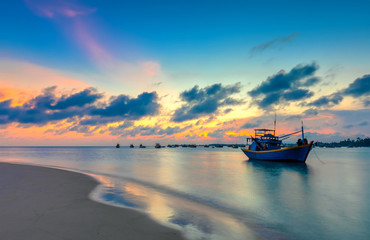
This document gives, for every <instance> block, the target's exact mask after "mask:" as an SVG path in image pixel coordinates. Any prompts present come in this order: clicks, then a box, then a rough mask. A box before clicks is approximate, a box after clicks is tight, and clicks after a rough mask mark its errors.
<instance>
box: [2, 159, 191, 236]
mask: <svg viewBox="0 0 370 240" xmlns="http://www.w3.org/2000/svg"><path fill="white" fill-rule="evenodd" d="M97 184H98V183H97V182H96V181H95V180H94V179H92V178H90V177H88V176H85V175H83V174H80V173H75V172H68V171H64V170H58V169H51V168H45V167H36V166H28V165H18V164H10V163H0V212H1V215H0V226H1V227H0V235H1V236H2V239H9V240H11V239H89V240H94V239H104V240H105V239H125V240H128V239H158V240H159V239H163V240H167V239H168V240H169V239H184V237H183V236H182V235H181V233H180V232H178V231H176V230H174V229H171V228H167V227H165V226H162V225H160V224H159V223H157V222H155V221H154V220H152V219H150V218H149V217H148V216H146V215H145V214H143V213H140V212H137V211H134V210H131V209H124V208H117V207H112V206H108V205H104V204H101V203H98V202H94V201H92V200H90V199H89V198H88V195H89V193H90V192H91V191H92V190H93V189H94V188H95V187H96V185H97Z"/></svg>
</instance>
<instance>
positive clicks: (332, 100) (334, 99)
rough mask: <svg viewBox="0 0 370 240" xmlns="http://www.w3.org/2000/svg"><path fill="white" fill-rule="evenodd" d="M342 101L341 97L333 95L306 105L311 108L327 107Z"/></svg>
mask: <svg viewBox="0 0 370 240" xmlns="http://www.w3.org/2000/svg"><path fill="white" fill-rule="evenodd" d="M342 100H343V97H342V96H341V95H340V94H339V93H334V94H331V95H329V96H323V97H320V98H319V99H317V100H315V101H313V102H311V103H309V104H307V105H308V106H313V107H329V106H334V105H337V104H339V103H340V102H341V101H342Z"/></svg>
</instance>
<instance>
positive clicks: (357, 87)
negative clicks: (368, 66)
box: [343, 74, 370, 97]
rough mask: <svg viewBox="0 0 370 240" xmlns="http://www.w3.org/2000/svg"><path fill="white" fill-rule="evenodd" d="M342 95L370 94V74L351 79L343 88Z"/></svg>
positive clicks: (357, 95)
mask: <svg viewBox="0 0 370 240" xmlns="http://www.w3.org/2000/svg"><path fill="white" fill-rule="evenodd" d="M343 94H344V95H350V96H353V97H360V96H364V95H369V94H370V74H367V75H364V76H362V77H360V78H357V79H356V80H355V81H353V82H352V83H351V84H350V85H349V86H348V87H347V88H346V89H344V90H343Z"/></svg>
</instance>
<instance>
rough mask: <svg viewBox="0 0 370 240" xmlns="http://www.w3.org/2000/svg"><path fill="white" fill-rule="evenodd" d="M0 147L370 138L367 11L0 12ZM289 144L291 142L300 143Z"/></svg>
mask: <svg viewBox="0 0 370 240" xmlns="http://www.w3.org/2000/svg"><path fill="white" fill-rule="evenodd" d="M0 9H1V13H2V14H0V23H1V31H0V145H3V146H4V145H5V146H17V145H18V146H19V145H21V146H31V145H32V146H33V145H35V146H49V145H58V146H59V145H60V146H66V145H67V146H70V145H73V146H75V145H77V146H89V145H94V146H95V145H103V146H105V145H107V146H109V145H115V144H116V143H121V145H128V144H131V143H133V144H137V145H138V144H140V143H143V144H145V145H154V144H155V143H156V142H159V143H161V144H170V143H171V144H172V143H194V144H209V143H245V138H246V137H247V136H250V135H252V134H253V133H254V131H253V129H254V128H273V121H274V115H275V113H276V116H277V134H280V135H282V134H286V133H290V132H293V131H296V130H297V129H299V128H300V126H301V121H303V123H304V127H305V131H306V136H307V137H308V138H309V140H314V141H325V142H331V141H339V140H343V139H347V138H351V139H353V138H357V137H360V138H363V137H369V136H370V44H369V41H370V15H369V14H368V10H369V9H370V2H369V1H368V0H353V1H338V0H337V1H315V0H310V1H305V0H303V1H278V0H277V1H276V0H274V1H272V0H266V1H248V0H245V1H233V0H228V1H214V0H213V1H208V0H202V1H193V0H187V1H180V0H151V1H149V0H130V1H125V0H121V1H118V0H117V1H113V0H106V1H98V0H90V1H83V0H5V1H1V3H0ZM295 140H296V139H295V138H294V137H293V138H292V139H291V141H292V142H293V141H295Z"/></svg>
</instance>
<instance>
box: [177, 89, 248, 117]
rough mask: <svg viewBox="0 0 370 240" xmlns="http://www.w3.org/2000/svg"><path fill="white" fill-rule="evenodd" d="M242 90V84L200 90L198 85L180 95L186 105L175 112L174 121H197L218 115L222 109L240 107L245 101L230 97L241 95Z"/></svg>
mask: <svg viewBox="0 0 370 240" xmlns="http://www.w3.org/2000/svg"><path fill="white" fill-rule="evenodd" d="M240 88H241V86H240V83H237V84H234V85H228V86H222V84H221V83H218V84H213V85H211V86H208V87H205V88H199V86H198V85H196V86H194V87H193V88H191V89H190V90H187V91H184V92H182V93H181V94H180V98H181V100H182V101H184V102H186V103H185V104H183V105H182V106H181V107H180V108H178V109H177V110H176V111H175V113H174V115H173V117H172V121H174V122H183V121H187V120H192V119H197V118H199V117H202V116H209V115H210V114H213V113H216V112H217V111H218V109H219V108H220V107H224V106H235V105H240V104H242V103H244V101H242V100H237V99H234V98H231V97H230V96H231V95H233V94H235V93H239V92H240Z"/></svg>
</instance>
